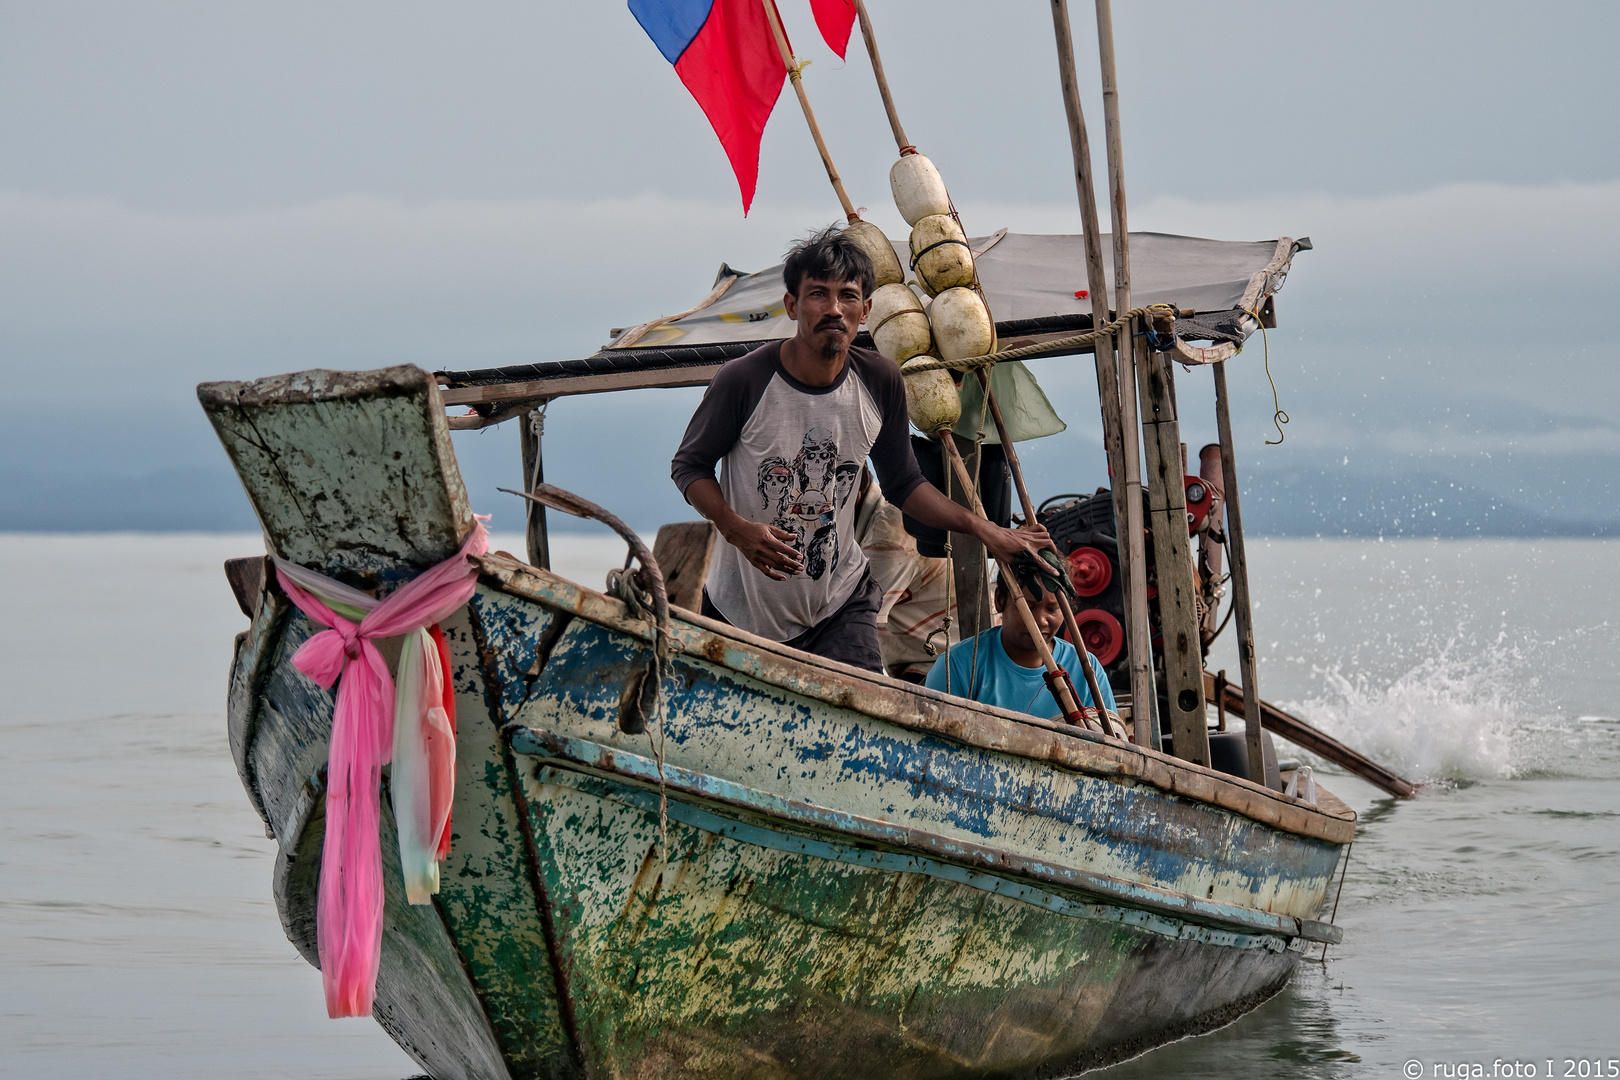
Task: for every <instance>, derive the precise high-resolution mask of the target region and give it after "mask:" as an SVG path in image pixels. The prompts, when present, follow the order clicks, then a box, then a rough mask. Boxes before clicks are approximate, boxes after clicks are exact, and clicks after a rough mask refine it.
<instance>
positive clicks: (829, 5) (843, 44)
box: [810, 0, 855, 60]
mask: <svg viewBox="0 0 1620 1080" xmlns="http://www.w3.org/2000/svg"><path fill="white" fill-rule="evenodd" d="M810 10H811V12H812V13H814V14H815V17H816V26H817V27H819V28H820V29H821V38H822V40H823V41H825V42H826V43H827V47H828V48H829V49H831V50H832V51H833V52H835V53H837V54H838V59H840V60H842V59H844V51H845V50H846V49H848V48H849V31H850V27H852V26H854V25H855V4H854V0H810Z"/></svg>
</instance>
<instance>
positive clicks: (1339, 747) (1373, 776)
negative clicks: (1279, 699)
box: [1204, 672, 1418, 799]
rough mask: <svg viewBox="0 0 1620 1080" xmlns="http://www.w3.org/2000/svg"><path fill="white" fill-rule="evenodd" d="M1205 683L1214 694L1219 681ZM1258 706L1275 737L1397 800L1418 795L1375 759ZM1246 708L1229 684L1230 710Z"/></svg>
mask: <svg viewBox="0 0 1620 1080" xmlns="http://www.w3.org/2000/svg"><path fill="white" fill-rule="evenodd" d="M1204 679H1205V685H1206V687H1207V688H1208V689H1209V690H1210V691H1211V692H1213V689H1214V681H1215V677H1214V676H1213V675H1211V674H1209V673H1208V672H1205V673H1204ZM1258 704H1259V706H1260V715H1261V717H1262V718H1263V719H1264V720H1265V727H1266V730H1268V731H1270V732H1271V733H1272V734H1273V735H1276V736H1278V737H1280V738H1284V739H1287V740H1288V741H1289V742H1291V743H1293V744H1294V745H1295V746H1298V747H1302V748H1303V749H1306V750H1309V751H1310V752H1311V753H1313V754H1315V755H1316V756H1318V757H1323V758H1327V759H1328V760H1329V761H1331V762H1333V763H1334V764H1335V765H1338V766H1340V767H1341V768H1344V769H1346V770H1348V771H1349V772H1352V773H1355V774H1356V775H1357V776H1359V777H1361V778H1362V779H1363V780H1365V781H1367V783H1369V784H1371V785H1373V786H1374V787H1376V788H1380V789H1382V790H1384V791H1387V792H1389V793H1390V794H1391V795H1393V796H1395V797H1396V798H1397V799H1410V798H1412V797H1413V796H1414V795H1416V794H1417V792H1418V785H1417V784H1414V783H1412V782H1411V781H1410V780H1406V779H1404V778H1402V777H1400V776H1398V775H1396V774H1395V773H1394V772H1391V771H1390V770H1389V769H1386V768H1384V766H1382V765H1380V764H1378V763H1377V762H1376V761H1373V760H1372V759H1371V758H1367V757H1363V756H1362V755H1361V754H1359V753H1357V752H1356V751H1355V750H1352V749H1351V748H1350V747H1348V746H1346V745H1344V743H1342V742H1340V741H1339V740H1337V739H1335V738H1333V736H1331V735H1328V734H1327V733H1326V732H1323V731H1321V730H1319V729H1317V728H1314V727H1312V726H1311V725H1310V724H1308V723H1306V722H1305V721H1303V720H1301V719H1300V718H1299V717H1297V716H1294V715H1293V714H1292V713H1286V712H1283V711H1282V710H1281V709H1279V708H1277V706H1275V705H1273V704H1271V703H1270V702H1268V701H1265V700H1260V701H1258ZM1243 705H1244V699H1243V692H1242V691H1241V690H1239V689H1238V688H1237V687H1235V686H1233V685H1231V684H1230V683H1228V684H1227V686H1226V707H1227V708H1229V709H1241V708H1242V707H1243ZM1319 787H1320V786H1319Z"/></svg>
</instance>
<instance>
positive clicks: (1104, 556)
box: [1037, 476, 1226, 691]
mask: <svg viewBox="0 0 1620 1080" xmlns="http://www.w3.org/2000/svg"><path fill="white" fill-rule="evenodd" d="M1185 489H1186V496H1187V532H1188V534H1189V535H1190V536H1192V537H1196V538H1198V539H1199V541H1200V542H1199V543H1197V544H1195V545H1194V547H1193V561H1194V563H1195V571H1196V573H1195V578H1196V580H1197V582H1198V592H1199V603H1200V612H1199V614H1200V616H1201V618H1200V626H1201V628H1202V632H1201V633H1200V635H1199V637H1200V640H1201V642H1202V646H1203V650H1204V653H1205V655H1208V652H1209V645H1210V642H1212V641H1214V639H1215V635H1216V633H1218V632H1219V631H1218V627H1217V625H1216V623H1215V621H1214V619H1213V618H1210V617H1209V616H1210V615H1211V614H1212V613H1213V612H1214V610H1215V609H1216V607H1217V605H1218V604H1219V602H1220V598H1221V595H1222V593H1223V592H1224V588H1223V586H1224V583H1225V580H1226V579H1225V578H1224V577H1223V576H1222V575H1221V574H1220V573H1219V566H1220V557H1219V554H1218V552H1219V549H1220V545H1221V544H1222V543H1223V542H1224V541H1225V537H1224V536H1222V535H1221V532H1220V521H1221V509H1222V508H1221V492H1220V488H1219V486H1218V484H1217V483H1216V482H1215V481H1214V480H1212V479H1206V478H1204V477H1200V476H1188V477H1186V478H1185ZM1059 500H1065V501H1059ZM1037 517H1038V518H1039V519H1040V522H1041V524H1043V525H1045V526H1046V531H1047V532H1048V533H1050V534H1051V536H1052V540H1053V542H1054V543H1056V544H1057V548H1058V550H1059V551H1061V552H1063V553H1064V555H1065V557H1066V558H1067V559H1068V563H1069V580H1071V581H1072V582H1073V583H1074V591H1075V592H1076V593H1077V594H1078V595H1079V597H1080V602H1079V604H1078V605H1077V607H1078V610H1076V611H1075V616H1074V618H1075V623H1076V625H1077V626H1078V627H1079V629H1080V636H1081V637H1082V638H1084V639H1085V643H1086V649H1087V650H1088V651H1090V652H1091V654H1092V655H1093V656H1095V657H1096V658H1097V659H1098V660H1099V661H1100V662H1101V663H1102V665H1103V668H1104V669H1105V670H1106V671H1107V673H1108V680H1109V682H1110V683H1112V684H1113V687H1114V689H1115V690H1120V691H1126V690H1129V689H1130V673H1129V662H1130V651H1129V645H1128V642H1127V640H1126V635H1125V595H1124V589H1123V584H1124V579H1123V575H1122V574H1121V573H1120V565H1119V538H1118V536H1117V535H1116V530H1115V524H1114V498H1113V493H1112V492H1110V491H1109V489H1107V488H1098V489H1097V491H1096V493H1095V494H1093V495H1087V496H1077V495H1068V496H1065V495H1060V496H1057V498H1056V499H1048V500H1047V501H1046V502H1045V503H1043V504H1042V506H1041V509H1040V511H1039V512H1038V514H1037ZM1147 517H1148V513H1147V493H1146V492H1143V494H1142V518H1143V520H1144V521H1145V520H1147ZM1145 531H1146V530H1145ZM1144 539H1145V540H1146V543H1145V544H1144V545H1143V547H1144V550H1145V551H1146V554H1147V595H1148V625H1149V627H1150V630H1151V632H1152V635H1153V641H1154V644H1155V645H1157V644H1158V643H1159V641H1160V634H1161V631H1160V625H1159V604H1158V588H1157V580H1156V575H1155V573H1154V565H1153V538H1152V534H1151V531H1147V535H1146V536H1145V538H1144ZM1212 549H1213V551H1214V552H1216V553H1217V554H1215V555H1214V557H1213V558H1211V554H1210V553H1211V551H1212ZM1212 562H1213V564H1214V566H1213V567H1212V566H1211V563H1212Z"/></svg>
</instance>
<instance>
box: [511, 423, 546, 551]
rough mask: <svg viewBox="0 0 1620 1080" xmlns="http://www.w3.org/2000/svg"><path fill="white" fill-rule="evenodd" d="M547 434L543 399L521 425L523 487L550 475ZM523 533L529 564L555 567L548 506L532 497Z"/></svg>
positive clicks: (531, 487)
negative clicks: (544, 453)
mask: <svg viewBox="0 0 1620 1080" xmlns="http://www.w3.org/2000/svg"><path fill="white" fill-rule="evenodd" d="M545 433H546V409H545V403H544V402H542V403H541V405H540V407H539V408H538V409H535V410H533V411H531V412H528V413H525V414H524V416H523V419H522V422H521V423H519V424H518V441H519V443H520V444H521V450H522V454H523V487H524V489H525V490H527V491H533V490H534V486H535V485H536V484H538V483H540V482H541V481H543V480H545V478H546V471H545V464H544V460H543V458H542V457H541V449H540V443H541V441H542V440H543V439H544V437H545ZM523 506H524V512H525V515H526V516H525V517H524V525H523V535H524V539H525V541H526V546H527V548H528V555H529V565H530V566H538V567H540V569H542V570H550V569H551V543H550V538H549V536H548V534H547V532H546V508H545V507H544V506H543V505H541V504H540V503H537V502H534V501H533V500H530V499H525V500H524V501H523Z"/></svg>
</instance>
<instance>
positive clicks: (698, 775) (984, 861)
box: [503, 724, 1344, 945]
mask: <svg viewBox="0 0 1620 1080" xmlns="http://www.w3.org/2000/svg"><path fill="white" fill-rule="evenodd" d="M503 734H504V735H505V737H506V741H507V744H508V745H509V746H511V748H512V751H513V753H515V754H519V755H522V756H525V757H535V758H541V759H543V760H545V761H547V762H549V763H551V764H553V765H556V766H558V767H561V768H564V769H569V770H570V771H577V772H585V773H590V774H594V775H601V776H605V778H607V779H610V780H613V781H615V782H619V783H629V784H633V785H634V786H636V787H637V788H646V789H648V790H657V788H658V785H659V783H660V776H659V774H660V772H661V773H662V785H663V787H664V788H666V789H668V790H669V791H670V792H672V793H678V794H680V795H684V796H686V797H688V798H692V799H697V800H700V801H703V802H711V803H718V804H720V805H723V806H726V807H729V808H732V809H735V810H739V811H742V812H744V813H748V814H758V815H761V816H763V817H766V818H769V819H771V820H773V821H777V822H784V823H787V824H789V825H791V826H795V827H797V828H801V829H808V830H810V831H813V832H832V833H835V834H836V835H838V836H840V837H841V838H843V839H844V840H845V842H847V843H853V844H857V845H859V846H862V847H866V846H871V845H877V846H880V847H884V848H893V849H897V850H899V851H901V852H904V853H905V854H907V855H912V856H914V857H920V858H925V859H932V860H935V861H939V862H945V863H952V864H955V865H958V866H961V867H964V868H966V869H970V870H974V871H978V872H981V873H988V874H991V875H994V876H1003V875H1004V876H1007V877H1014V878H1022V879H1026V880H1029V881H1034V882H1039V883H1040V884H1041V885H1042V886H1044V887H1049V888H1050V887H1056V888H1060V889H1064V890H1072V891H1076V892H1079V893H1081V894H1083V895H1085V896H1087V897H1088V898H1090V899H1091V901H1092V902H1097V901H1101V902H1103V903H1106V904H1115V905H1122V906H1125V907H1133V908H1142V909H1146V910H1149V911H1153V912H1156V913H1158V914H1162V915H1169V916H1172V917H1174V918H1177V919H1180V920H1183V921H1186V922H1191V923H1197V924H1200V925H1207V926H1213V927H1215V928H1217V929H1221V930H1235V931H1240V932H1242V933H1247V934H1275V935H1279V936H1281V937H1287V938H1303V939H1305V940H1307V941H1316V942H1327V943H1328V944H1332V945H1337V944H1339V943H1340V942H1342V941H1343V940H1344V932H1343V931H1342V930H1340V929H1339V928H1338V927H1336V926H1333V925H1331V924H1329V923H1323V922H1319V921H1317V920H1315V919H1306V918H1300V917H1298V916H1294V915H1279V914H1277V913H1275V912H1270V911H1265V910H1263V909H1260V908H1247V907H1243V906H1242V905H1238V904H1228V903H1224V902H1221V901H1216V900H1209V899H1205V898H1201V897H1198V896H1194V895H1192V894H1191V893H1184V892H1178V891H1176V890H1174V889H1166V888H1163V887H1160V886H1157V885H1149V884H1146V883H1143V882H1135V881H1127V880H1125V879H1123V878H1117V877H1114V876H1112V875H1109V874H1101V873H1098V872H1096V871H1094V870H1085V869H1082V868H1080V867H1075V866H1069V865H1066V864H1063V863H1057V862H1053V861H1052V860H1049V859H1038V858H1030V857H1028V856H1024V855H1018V854H1016V853H1014V852H1010V851H1007V850H1006V849H1004V848H998V847H993V846H991V845H988V844H981V843H978V842H976V841H972V840H964V839H960V838H958V837H952V836H946V835H944V834H941V833H935V832H930V831H928V830H926V829H917V828H913V827H911V826H908V825H900V824H896V823H894V822H889V821H881V820H878V819H875V818H869V817H864V816H862V815H859V814H852V813H849V812H847V811H844V810H835V809H833V808H831V807H827V806H821V805H818V804H816V803H812V802H806V801H804V800H802V799H787V798H783V797H781V796H779V795H772V794H770V793H769V792H766V791H761V790H759V789H758V788H751V787H748V786H747V785H745V784H739V783H736V782H735V781H731V780H726V779H725V778H723V777H718V776H714V775H711V774H709V773H704V772H699V771H697V770H695V769H687V768H683V767H681V766H678V765H672V764H669V763H667V762H666V763H664V764H663V765H662V766H659V765H658V763H657V762H655V761H653V760H652V759H650V758H648V757H646V756H645V755H643V754H637V753H634V752H632V751H628V750H622V749H619V748H617V747H612V746H607V745H605V744H603V743H599V742H595V741H593V740H591V739H582V738H578V737H575V736H571V735H564V734H561V733H559V732H554V731H547V730H544V729H542V728H533V727H528V726H526V725H523V724H508V725H507V726H506V728H505V729H504V730H503Z"/></svg>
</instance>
